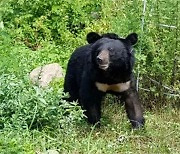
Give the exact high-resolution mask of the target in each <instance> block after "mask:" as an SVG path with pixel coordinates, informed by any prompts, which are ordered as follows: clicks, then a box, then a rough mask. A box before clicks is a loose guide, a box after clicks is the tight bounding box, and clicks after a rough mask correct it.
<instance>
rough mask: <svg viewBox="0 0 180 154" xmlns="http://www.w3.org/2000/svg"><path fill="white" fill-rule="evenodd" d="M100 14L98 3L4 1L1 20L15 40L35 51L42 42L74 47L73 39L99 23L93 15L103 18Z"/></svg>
mask: <svg viewBox="0 0 180 154" xmlns="http://www.w3.org/2000/svg"><path fill="white" fill-rule="evenodd" d="M4 7H5V8H6V9H5V10H4V9H2V8H4ZM100 10H101V5H100V1H99V0H95V1H86V2H85V1H81V0H75V1H71V0H62V1H59V0H53V1H49V0H44V1H39V0H32V1H26V0H8V2H7V1H6V0H3V1H2V3H1V9H0V14H2V16H1V18H0V19H1V20H2V21H3V22H4V24H5V27H7V28H10V29H11V31H12V30H13V31H14V35H15V36H16V38H18V39H21V40H22V41H24V43H25V44H26V45H27V46H28V47H30V48H32V49H33V50H36V49H37V48H39V47H40V46H41V42H42V41H54V42H56V44H63V43H66V44H67V43H68V42H69V44H71V43H72V44H74V43H75V41H76V39H72V38H74V37H76V36H77V35H78V34H79V33H80V32H81V31H82V30H83V29H85V28H86V27H88V25H90V24H91V23H92V22H94V20H97V19H96V17H95V16H94V15H93V13H95V14H97V15H100V14H99V11H100Z"/></svg>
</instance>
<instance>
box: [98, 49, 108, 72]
mask: <svg viewBox="0 0 180 154" xmlns="http://www.w3.org/2000/svg"><path fill="white" fill-rule="evenodd" d="M96 61H97V64H98V65H99V68H100V69H103V70H106V69H107V68H108V67H109V52H108V51H106V50H102V51H101V52H99V54H98V56H97V57H96Z"/></svg>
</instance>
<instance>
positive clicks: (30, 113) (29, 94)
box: [0, 74, 83, 129]
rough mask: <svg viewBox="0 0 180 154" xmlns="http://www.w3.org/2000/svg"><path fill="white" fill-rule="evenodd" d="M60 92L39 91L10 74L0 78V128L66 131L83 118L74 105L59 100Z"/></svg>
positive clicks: (61, 93)
mask: <svg viewBox="0 0 180 154" xmlns="http://www.w3.org/2000/svg"><path fill="white" fill-rule="evenodd" d="M62 97H65V96H64V93H63V92H62V89H61V88H60V89H59V90H55V89H54V88H52V87H51V88H47V89H41V88H39V87H37V86H32V85H31V84H29V83H28V82H27V81H26V80H23V79H18V78H17V77H16V76H15V75H13V74H3V75H1V76H0V102H1V105H0V119H1V121H0V129H2V128H8V127H12V128H26V129H27V128H28V129H32V128H39V129H40V128H43V127H46V126H48V127H52V128H53V129H55V128H64V127H65V128H66V125H72V124H74V123H75V122H78V121H80V120H81V118H82V117H83V111H82V110H81V108H80V107H79V106H77V104H76V103H67V102H65V101H64V100H62Z"/></svg>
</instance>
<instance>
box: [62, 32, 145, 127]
mask: <svg viewBox="0 0 180 154" xmlns="http://www.w3.org/2000/svg"><path fill="white" fill-rule="evenodd" d="M137 39H138V38H137V34H135V33H132V34H130V35H128V36H127V37H126V38H125V39H124V38H120V37H119V36H118V35H117V34H114V33H107V34H103V35H99V34H97V33H95V32H91V33H89V34H88V35H87V41H88V43H89V44H87V45H85V46H81V47H79V48H77V49H76V50H75V51H74V53H73V54H72V56H71V58H70V60H69V63H68V67H67V72H66V76H65V83H64V91H65V92H69V94H70V98H69V99H68V101H76V100H78V102H79V103H80V105H81V106H82V107H83V109H85V110H86V112H85V114H86V116H87V118H88V121H89V122H90V123H92V124H95V123H97V122H99V120H100V117H101V100H102V98H103V97H104V96H105V94H106V93H105V92H102V91H99V90H98V89H97V87H96V86H95V82H100V83H105V84H109V85H112V84H117V83H125V82H127V81H131V84H130V88H129V89H128V90H126V91H123V92H120V93H117V92H113V91H108V92H109V93H116V94H118V95H121V96H122V98H123V100H124V101H125V108H126V111H127V115H128V118H129V119H130V122H131V124H132V126H133V128H139V127H141V126H143V125H144V118H143V111H142V108H141V104H140V102H139V98H138V93H137V91H136V86H135V81H134V77H133V73H132V69H133V65H134V52H133V48H132V46H133V45H134V44H135V43H136V42H137ZM102 50H108V51H109V57H110V61H111V63H110V64H109V67H108V69H107V70H102V69H100V68H99V67H98V63H97V61H96V57H97V55H98V53H99V52H100V51H102Z"/></svg>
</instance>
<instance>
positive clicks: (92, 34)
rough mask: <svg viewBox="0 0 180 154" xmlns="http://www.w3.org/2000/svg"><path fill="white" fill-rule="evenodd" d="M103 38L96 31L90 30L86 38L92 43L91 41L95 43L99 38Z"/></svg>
mask: <svg viewBox="0 0 180 154" xmlns="http://www.w3.org/2000/svg"><path fill="white" fill-rule="evenodd" d="M100 38H101V36H100V35H99V34H98V33H96V32H90V33H88V34H87V36H86V40H87V42H88V43H89V44H90V43H94V42H96V41H97V40H99V39H100Z"/></svg>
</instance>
